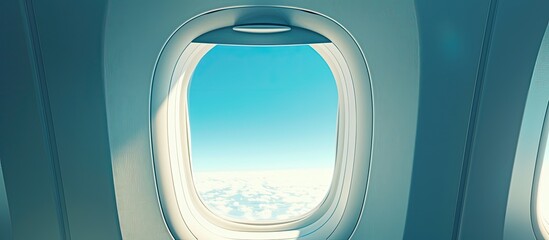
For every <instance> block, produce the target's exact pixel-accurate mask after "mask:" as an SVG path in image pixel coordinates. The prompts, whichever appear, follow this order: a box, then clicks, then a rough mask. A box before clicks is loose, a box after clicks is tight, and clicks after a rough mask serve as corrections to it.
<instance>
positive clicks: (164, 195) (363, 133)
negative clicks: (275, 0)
mask: <svg viewBox="0 0 549 240" xmlns="http://www.w3.org/2000/svg"><path fill="white" fill-rule="evenodd" d="M265 13H268V15H269V16H278V17H279V18H280V19H283V20H284V21H285V24H287V25H289V26H293V27H299V28H303V29H307V30H310V31H313V32H316V33H319V34H321V35H322V36H325V37H326V38H328V39H329V40H330V41H331V43H328V44H310V46H311V47H313V48H314V49H315V50H316V51H317V52H318V53H319V54H320V55H321V56H322V57H323V58H324V60H325V61H326V62H327V63H328V65H329V67H330V69H331V70H332V73H333V74H334V78H335V79H336V84H337V86H338V95H339V112H338V140H337V146H336V147H337V154H336V155H337V156H336V164H335V168H334V175H333V179H332V184H331V187H330V190H329V191H328V195H327V196H326V199H325V200H324V201H323V203H322V204H321V205H319V206H318V207H317V208H316V209H314V210H313V211H311V212H309V213H308V214H306V215H305V216H300V217H299V218H295V219H289V220H286V221H267V222H258V223H251V222H238V221H230V220H227V219H225V218H222V217H219V216H217V215H215V214H213V213H212V212H210V211H209V210H208V209H207V207H206V206H204V204H202V202H201V201H200V198H199V196H198V194H197V193H196V190H195V188H194V183H193V178H192V169H191V160H190V149H189V126H188V117H187V102H186V101H187V92H188V91H187V87H188V82H189V80H190V77H191V75H192V71H193V70H194V68H195V67H196V65H197V64H198V62H199V60H200V59H201V58H202V57H203V56H204V54H206V53H207V52H208V51H209V50H210V49H211V48H212V47H214V46H215V44H205V43H193V40H195V39H196V38H197V37H199V36H201V35H202V34H204V33H207V32H211V31H213V30H216V29H221V28H225V27H231V26H234V25H237V24H255V23H264V22H258V20H257V19H254V18H253V17H250V16H258V15H259V16H261V15H265ZM243 19H244V20H243ZM246 19H247V20H246ZM261 21H265V20H261ZM372 119H373V108H372V96H371V85H370V77H369V74H368V71H367V65H366V61H365V59H364V57H363V54H362V51H361V49H360V48H359V46H358V44H356V42H355V41H354V39H353V38H352V36H351V35H350V34H349V33H348V32H347V31H346V30H345V29H344V28H343V27H342V26H341V25H339V24H337V23H336V22H335V21H333V20H332V19H329V18H328V17H326V16H324V15H321V14H319V13H314V12H311V11H308V10H303V9H297V8H288V7H277V6H261V7H259V6H243V7H231V8H224V9H217V10H213V11H210V12H207V13H204V14H201V15H199V16H197V17H195V18H193V19H191V20H189V21H187V22H186V23H185V24H183V25H182V26H181V27H180V28H178V29H177V30H176V31H175V32H174V33H173V34H172V36H171V37H170V38H169V40H168V41H167V43H166V45H165V46H164V47H163V50H162V52H161V54H160V56H159V58H158V61H157V65H156V67H155V72H154V75H153V80H152V92H151V136H152V146H153V159H154V167H155V177H156V181H157V190H158V195H159V198H160V204H161V209H162V212H163V216H164V219H165V221H166V224H167V226H168V228H169V229H170V232H171V234H172V235H173V236H174V238H176V239H191V238H195V239H298V238H299V239H345V238H348V237H349V236H350V235H351V234H352V232H353V231H354V229H355V227H356V224H357V223H358V220H359V218H360V214H361V212H362V208H363V204H364V199H365V195H366V189H367V180H368V176H369V163H370V158H371V157H370V156H371V143H372V137H373V133H372Z"/></svg>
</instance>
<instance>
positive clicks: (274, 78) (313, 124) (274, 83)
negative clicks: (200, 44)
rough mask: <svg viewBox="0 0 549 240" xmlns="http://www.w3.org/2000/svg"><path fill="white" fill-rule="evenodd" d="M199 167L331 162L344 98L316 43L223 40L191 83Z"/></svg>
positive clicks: (272, 166)
mask: <svg viewBox="0 0 549 240" xmlns="http://www.w3.org/2000/svg"><path fill="white" fill-rule="evenodd" d="M188 91H189V95H188V96H189V121H190V130H191V159H192V168H193V171H225V170H228V171H233V170H234V171H238V170H267V169H296V168H298V169H299V168H331V167H333V165H334V163H335V150H336V149H335V144H336V125H337V108H338V97H337V87H336V84H335V80H334V78H333V75H332V73H331V71H330V69H329V67H328V65H327V64H326V62H324V60H323V59H322V57H321V56H320V55H318V53H317V52H316V51H315V50H314V49H312V48H311V47H310V46H307V45H303V46H273V47H251V46H246V47H243V46H219V45H218V46H216V47H214V48H213V49H212V50H210V51H209V52H208V53H207V54H206V55H205V56H204V57H203V58H202V59H201V61H200V62H199V64H198V65H197V67H196V69H195V71H194V73H193V76H192V79H191V83H190V86H189V90H188Z"/></svg>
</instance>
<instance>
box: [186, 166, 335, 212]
mask: <svg viewBox="0 0 549 240" xmlns="http://www.w3.org/2000/svg"><path fill="white" fill-rule="evenodd" d="M193 177H194V181H195V186H196V190H197V192H198V194H199V196H200V198H201V199H202V201H203V202H204V204H205V205H206V206H207V207H208V208H209V209H210V210H211V211H212V212H214V213H216V214H218V215H220V216H222V217H225V218H230V219H238V220H246V221H257V220H285V219H290V218H293V217H298V216H300V215H303V214H305V213H307V212H309V211H311V210H313V209H314V208H315V207H317V206H318V205H319V204H320V203H321V202H322V201H323V200H324V197H325V196H326V193H327V192H328V189H329V186H330V183H331V180H332V170H331V169H314V170H277V171H246V172H201V173H194V176H193Z"/></svg>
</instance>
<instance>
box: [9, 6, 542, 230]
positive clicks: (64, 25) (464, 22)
mask: <svg viewBox="0 0 549 240" xmlns="http://www.w3.org/2000/svg"><path fill="white" fill-rule="evenodd" d="M257 2H258V1H253V0H227V1H199V0H196V1H175V0H158V1H144V2H136V1H132V0H117V1H107V0H100V1H97V0H84V1H77V2H74V1H68V0H48V1H46V0H19V1H18V0H8V1H1V3H0V9H1V10H0V15H1V16H2V21H3V24H2V25H1V28H0V31H1V32H0V37H1V39H2V42H1V44H0V52H1V54H2V58H3V59H9V60H8V61H3V62H1V64H0V66H1V67H2V71H0V81H1V85H0V110H1V112H2V115H0V161H1V164H0V165H1V167H2V169H1V170H2V173H3V179H4V184H5V191H2V188H0V210H1V211H0V214H1V215H0V218H1V219H8V220H9V221H7V222H6V221H3V223H5V224H2V226H1V227H0V230H1V232H0V238H2V239H4V236H12V237H13V239H70V238H72V239H121V238H124V239H170V238H171V236H170V234H169V232H168V230H167V228H166V226H165V224H164V222H163V219H162V213H161V211H160V209H159V204H158V200H157V193H156V188H155V183H154V175H153V165H152V159H151V146H150V134H149V97H150V87H151V82H150V81H151V75H152V72H153V70H154V66H155V61H156V59H157V56H158V54H159V52H160V50H161V48H162V46H163V44H164V43H165V42H166V40H167V39H168V37H169V36H170V34H171V33H172V32H173V31H174V30H175V29H176V28H177V27H178V26H180V25H181V24H182V23H184V22H185V21H186V20H188V19H189V18H191V17H193V16H195V15H197V14H200V13H202V12H205V11H208V10H211V9H215V8H219V7H225V6H236V5H246V4H257ZM260 3H261V4H267V2H265V1H261V2H260ZM268 3H269V4H273V5H288V6H295V7H303V8H307V9H310V10H313V11H318V12H320V13H323V14H326V15H327V16H329V17H332V18H334V19H335V20H336V21H338V22H339V23H341V24H342V25H343V26H344V27H346V28H347V29H348V30H349V31H350V33H351V34H353V36H354V37H355V39H356V41H357V42H358V43H359V45H360V46H361V48H362V50H363V52H364V55H365V58H366V60H367V62H368V67H369V71H370V74H371V79H372V88H373V100H374V144H373V153H372V157H373V158H372V162H371V169H370V180H369V183H368V188H369V189H368V193H367V196H366V202H365V205H364V209H363V213H362V217H361V219H360V222H359V224H358V226H357V228H356V230H355V232H354V235H353V239H403V238H405V239H502V238H503V237H504V232H505V231H506V225H505V224H504V223H505V221H506V209H507V199H508V194H509V186H510V181H511V174H512V169H513V163H514V159H515V151H516V145H517V141H518V133H519V130H520V124H521V121H522V114H523V111H524V106H525V101H526V96H527V94H528V87H529V83H530V79H531V77H532V71H533V68H534V64H535V61H536V56H537V54H538V50H539V46H540V43H541V39H542V37H543V34H544V32H545V29H546V26H547V22H548V19H549V2H548V1H543V0H527V1H513V0H482V1H479V0H466V1H434V2H433V1H426V0H416V1H412V0H389V1H387V0H375V1H374V0H371V1H363V0H362V1H361V0H356V1H353V0H345V1H314V0H302V1H290V0H273V1H269V2H268ZM4 23H6V24H4ZM4 56H5V57H4ZM0 177H2V176H1V175H0ZM0 183H2V182H1V181H0ZM2 194H4V195H2ZM2 196H5V198H6V199H7V203H6V204H7V205H6V204H2V203H3V202H2V201H1V200H2ZM8 206H9V209H7V207H8ZM6 224H8V225H6ZM521 237H523V238H524V239H534V238H533V236H531V235H528V236H526V235H521Z"/></svg>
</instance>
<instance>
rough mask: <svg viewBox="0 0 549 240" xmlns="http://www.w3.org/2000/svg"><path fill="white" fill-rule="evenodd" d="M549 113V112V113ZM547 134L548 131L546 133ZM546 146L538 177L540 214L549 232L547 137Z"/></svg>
mask: <svg viewBox="0 0 549 240" xmlns="http://www.w3.org/2000/svg"><path fill="white" fill-rule="evenodd" d="M548 115H549V114H548ZM548 120H549V119H546V120H545V121H548ZM545 125H546V126H545V127H547V125H549V124H545ZM545 131H548V129H545ZM546 134H547V133H546ZM546 137H547V136H546ZM544 144H545V147H544V148H542V151H544V153H543V161H542V165H541V172H540V176H539V179H538V193H537V194H538V199H537V202H538V204H537V205H538V206H537V207H538V214H541V220H542V221H541V222H542V225H543V228H544V229H545V233H549V165H548V164H549V141H548V139H545V143H544Z"/></svg>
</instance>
